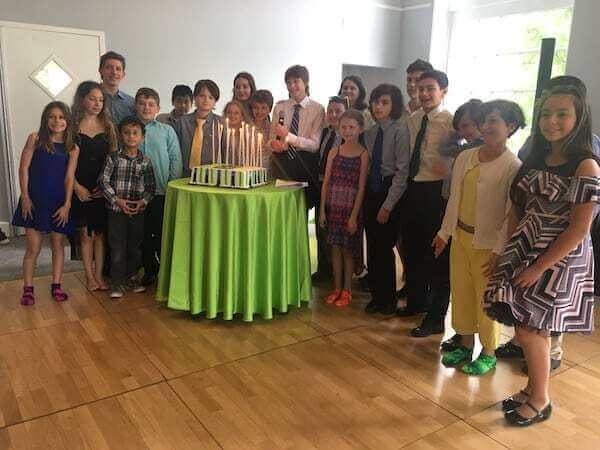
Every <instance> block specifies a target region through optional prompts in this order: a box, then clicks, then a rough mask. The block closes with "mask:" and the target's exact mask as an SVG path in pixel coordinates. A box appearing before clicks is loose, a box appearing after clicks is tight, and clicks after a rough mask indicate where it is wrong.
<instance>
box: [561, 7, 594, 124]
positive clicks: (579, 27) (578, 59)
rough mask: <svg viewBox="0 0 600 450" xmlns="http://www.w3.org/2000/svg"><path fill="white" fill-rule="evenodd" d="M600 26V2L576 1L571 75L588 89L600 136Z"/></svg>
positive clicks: (570, 56) (568, 70)
mask: <svg viewBox="0 0 600 450" xmlns="http://www.w3.org/2000/svg"><path fill="white" fill-rule="evenodd" d="M599 23H600V2H598V1H597V0H575V6H574V10H573V23H572V25H571V38H570V40H569V53H568V57H567V74H569V75H575V76H577V77H580V78H581V79H582V80H583V81H584V82H585V84H586V85H587V90H588V100H589V102H590V103H591V106H592V119H593V129H594V132H595V133H596V134H600V50H599V47H598V32H597V28H598V24H599Z"/></svg>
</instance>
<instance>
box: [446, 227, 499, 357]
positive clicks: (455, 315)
mask: <svg viewBox="0 0 600 450" xmlns="http://www.w3.org/2000/svg"><path fill="white" fill-rule="evenodd" d="M491 253H492V251H491V250H481V249H476V248H473V235H472V234H471V233H467V232H466V231H463V230H461V229H457V233H456V238H453V239H452V244H451V247H450V290H451V293H452V327H453V328H454V329H455V330H456V332H457V333H458V334H461V335H469V334H475V333H479V340H480V341H481V345H483V347H484V348H485V349H486V350H488V351H490V350H492V351H493V350H495V349H496V348H497V347H498V345H499V340H500V324H499V323H498V322H495V321H493V320H492V319H490V318H489V317H488V316H487V314H485V313H484V312H483V294H484V291H485V288H486V286H487V281H488V280H487V278H486V277H484V276H483V266H484V264H485V263H487V261H488V259H489V258H490V255H491Z"/></svg>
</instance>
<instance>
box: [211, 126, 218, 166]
mask: <svg viewBox="0 0 600 450" xmlns="http://www.w3.org/2000/svg"><path fill="white" fill-rule="evenodd" d="M215 133H216V127H215V121H213V123H212V163H213V164H214V163H215V139H216V138H217V137H216V136H215Z"/></svg>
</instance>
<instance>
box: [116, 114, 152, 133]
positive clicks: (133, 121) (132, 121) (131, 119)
mask: <svg viewBox="0 0 600 450" xmlns="http://www.w3.org/2000/svg"><path fill="white" fill-rule="evenodd" d="M128 125H134V126H137V127H140V129H141V130H142V134H143V135H145V134H146V126H145V125H144V122H142V121H141V120H140V119H138V118H137V117H135V116H127V117H125V118H123V120H121V121H120V122H119V134H120V133H122V132H123V128H125V127H126V126H128Z"/></svg>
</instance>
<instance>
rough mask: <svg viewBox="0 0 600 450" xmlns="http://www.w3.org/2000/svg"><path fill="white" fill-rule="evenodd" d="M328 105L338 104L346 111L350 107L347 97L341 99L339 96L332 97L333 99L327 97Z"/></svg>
mask: <svg viewBox="0 0 600 450" xmlns="http://www.w3.org/2000/svg"><path fill="white" fill-rule="evenodd" d="M330 103H339V104H340V105H344V108H346V109H350V105H349V104H348V103H349V100H348V97H342V96H341V95H334V96H333V97H329V102H328V103H327V104H330Z"/></svg>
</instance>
